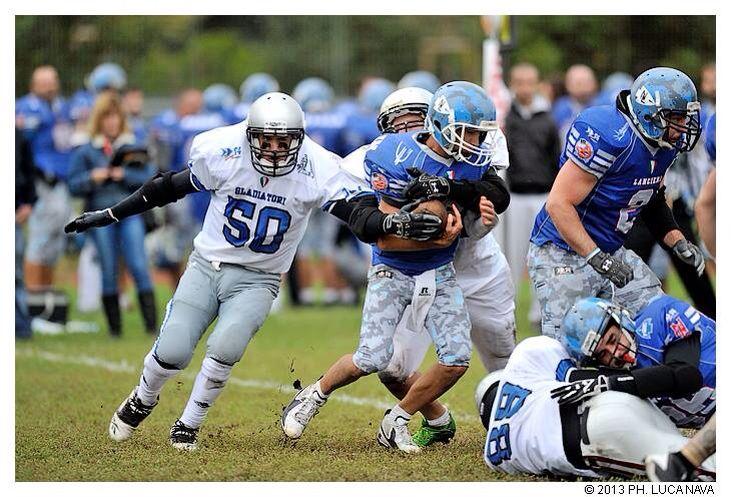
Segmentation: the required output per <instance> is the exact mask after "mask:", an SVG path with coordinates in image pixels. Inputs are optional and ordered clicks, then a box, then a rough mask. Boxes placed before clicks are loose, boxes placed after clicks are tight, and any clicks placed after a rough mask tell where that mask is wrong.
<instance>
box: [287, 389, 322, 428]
mask: <svg viewBox="0 0 731 497" xmlns="http://www.w3.org/2000/svg"><path fill="white" fill-rule="evenodd" d="M325 402H327V398H326V397H322V396H321V395H320V394H319V393H318V392H317V389H316V388H315V385H314V384H312V385H310V386H308V387H306V388H303V389H302V390H300V391H299V392H298V393H297V395H295V396H294V399H292V402H290V403H289V405H287V407H285V408H284V411H282V419H281V426H282V431H283V432H284V434H285V435H286V436H287V437H289V438H292V439H298V438H299V437H301V436H302V432H303V431H305V428H306V427H307V424H308V423H309V422H310V421H311V420H312V418H314V417H315V415H316V414H317V413H318V411H319V410H320V407H322V406H323V405H325Z"/></svg>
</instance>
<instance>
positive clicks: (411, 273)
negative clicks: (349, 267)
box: [353, 132, 490, 373]
mask: <svg viewBox="0 0 731 497" xmlns="http://www.w3.org/2000/svg"><path fill="white" fill-rule="evenodd" d="M418 138H419V133H418V132H413V133H401V134H386V135H382V136H381V137H379V138H378V139H376V140H375V141H374V142H373V143H372V144H371V146H370V147H368V149H367V151H366V153H365V158H364V160H363V168H364V171H363V174H362V175H360V176H361V177H365V178H368V180H369V182H370V186H371V189H372V190H373V192H374V193H375V195H376V197H377V198H378V200H379V201H380V200H384V202H386V203H388V204H390V205H402V204H404V203H405V202H406V199H405V198H404V197H403V190H404V188H405V187H406V185H407V184H408V182H409V181H410V180H411V179H412V177H411V176H410V175H409V174H408V172H407V171H406V169H407V168H409V167H416V168H418V169H420V170H422V171H424V172H426V173H428V174H432V175H438V176H446V177H449V178H451V179H456V180H479V179H481V178H482V176H483V175H484V174H485V173H486V172H487V170H488V169H489V167H490V166H489V164H488V165H486V166H483V167H475V166H471V165H469V164H465V163H462V162H457V161H455V160H454V159H451V158H444V157H441V156H439V155H438V154H436V153H435V152H434V151H432V150H431V149H430V148H429V147H427V146H426V145H424V144H423V143H420V142H419V140H418ZM458 244H459V240H455V241H454V243H452V244H451V245H450V246H449V247H445V248H437V249H426V250H418V251H409V252H398V251H386V250H382V249H380V248H379V247H378V246H377V245H375V244H374V245H373V251H372V267H371V269H370V271H369V278H368V279H369V281H368V291H367V293H366V301H365V304H364V307H363V321H362V324H361V332H360V343H359V346H358V350H357V351H356V352H355V354H354V356H353V362H354V364H355V365H356V366H357V367H358V368H360V369H361V370H363V371H365V372H367V373H372V372H375V371H383V370H384V369H386V367H388V365H389V363H390V361H391V359H392V356H393V353H394V343H393V342H394V333H395V331H396V327H397V325H398V324H399V322H400V321H401V319H402V317H403V316H404V313H405V310H406V307H407V306H410V323H409V326H408V327H409V329H411V330H422V329H423V328H426V329H427V331H428V332H429V334H430V336H431V339H432V341H433V342H434V344H435V347H436V351H437V356H438V359H439V362H440V363H441V364H444V365H448V366H450V365H452V366H466V365H467V364H469V359H470V354H471V341H470V328H471V325H470V320H469V316H468V314H467V310H466V305H465V299H464V294H463V292H462V290H461V288H460V287H459V286H458V284H457V281H456V275H455V270H454V266H453V264H452V261H453V259H454V256H455V252H456V250H457V246H458ZM384 323H385V324H384Z"/></svg>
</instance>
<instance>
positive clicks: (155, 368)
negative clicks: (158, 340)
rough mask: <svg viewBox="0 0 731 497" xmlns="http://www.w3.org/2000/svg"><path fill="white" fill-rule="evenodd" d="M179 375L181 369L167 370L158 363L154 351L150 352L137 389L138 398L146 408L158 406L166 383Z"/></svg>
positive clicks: (146, 357)
mask: <svg viewBox="0 0 731 497" xmlns="http://www.w3.org/2000/svg"><path fill="white" fill-rule="evenodd" d="M178 373H180V370H179V369H165V368H164V367H162V366H161V365H160V363H159V362H157V359H155V356H154V355H153V354H152V351H150V352H149V353H148V354H147V355H146V356H145V361H144V366H143V368H142V374H141V375H140V384H139V386H138V387H137V397H138V398H139V399H140V400H141V401H142V403H143V404H145V405H146V406H151V405H154V404H156V403H157V398H158V396H159V395H160V391H161V390H162V387H163V385H165V382H166V381H168V380H169V379H170V378H172V377H173V376H175V375H176V374H178Z"/></svg>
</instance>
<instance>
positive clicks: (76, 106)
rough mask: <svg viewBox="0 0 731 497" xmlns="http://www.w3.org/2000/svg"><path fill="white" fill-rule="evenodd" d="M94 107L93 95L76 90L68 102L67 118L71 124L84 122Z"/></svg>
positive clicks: (86, 91) (85, 91)
mask: <svg viewBox="0 0 731 497" xmlns="http://www.w3.org/2000/svg"><path fill="white" fill-rule="evenodd" d="M93 107H94V94H93V93H91V92H90V91H88V90H77V91H76V92H75V93H74V94H73V95H71V99H70V100H69V117H70V118H71V121H73V122H75V123H76V122H86V120H87V119H89V116H90V115H91V109H92V108H93Z"/></svg>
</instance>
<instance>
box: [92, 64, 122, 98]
mask: <svg viewBox="0 0 731 497" xmlns="http://www.w3.org/2000/svg"><path fill="white" fill-rule="evenodd" d="M125 86H127V74H126V73H125V72H124V69H122V68H121V67H120V66H119V65H118V64H115V63H114V62H105V63H104V64H100V65H98V66H96V67H95V68H94V70H93V71H91V73H89V76H87V78H86V87H87V88H88V89H89V91H90V92H92V93H99V92H101V91H104V90H110V89H111V90H117V91H122V90H123V89H124V87H125Z"/></svg>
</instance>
